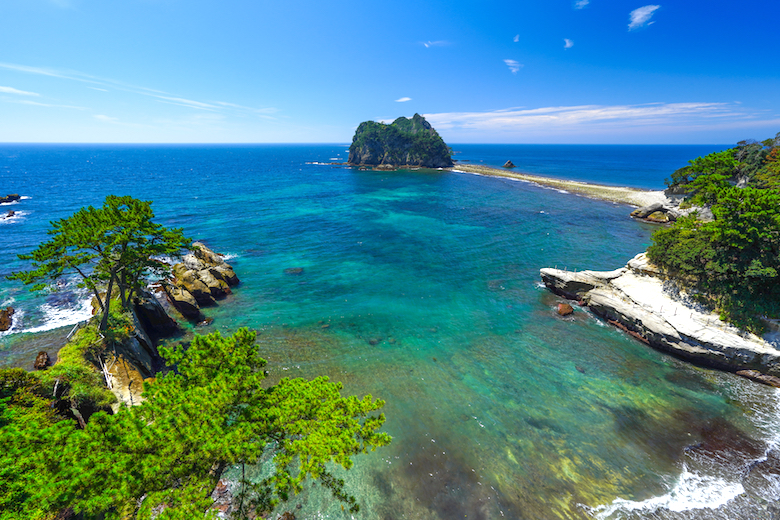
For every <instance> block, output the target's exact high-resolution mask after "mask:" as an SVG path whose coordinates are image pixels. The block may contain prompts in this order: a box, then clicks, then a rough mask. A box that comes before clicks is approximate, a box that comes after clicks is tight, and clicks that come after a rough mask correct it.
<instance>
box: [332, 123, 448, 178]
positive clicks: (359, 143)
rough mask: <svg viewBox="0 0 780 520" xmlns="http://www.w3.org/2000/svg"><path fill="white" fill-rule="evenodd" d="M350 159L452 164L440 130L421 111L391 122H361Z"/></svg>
mask: <svg viewBox="0 0 780 520" xmlns="http://www.w3.org/2000/svg"><path fill="white" fill-rule="evenodd" d="M347 163H348V164H351V165H354V166H375V167H381V166H386V167H400V166H417V167H421V168H448V167H450V166H452V164H453V163H452V157H451V156H450V150H449V148H448V147H447V145H446V144H445V143H444V140H442V138H441V136H439V134H438V132H436V130H435V129H434V128H433V127H432V126H431V124H430V123H429V122H428V121H426V120H425V118H424V117H422V116H421V115H420V114H415V115H414V117H412V118H411V119H408V118H406V117H399V118H398V119H396V120H395V121H393V122H392V123H391V124H389V125H386V124H384V123H377V122H375V121H364V122H363V123H360V126H358V128H357V130H356V131H355V136H354V137H353V138H352V145H351V146H350V147H349V158H348V159H347Z"/></svg>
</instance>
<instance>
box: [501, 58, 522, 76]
mask: <svg viewBox="0 0 780 520" xmlns="http://www.w3.org/2000/svg"><path fill="white" fill-rule="evenodd" d="M504 63H506V66H507V67H509V70H511V71H512V74H517V71H518V70H520V69H521V68H523V64H522V63H520V62H519V61H516V60H504Z"/></svg>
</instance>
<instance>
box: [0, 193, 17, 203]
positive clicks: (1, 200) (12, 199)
mask: <svg viewBox="0 0 780 520" xmlns="http://www.w3.org/2000/svg"><path fill="white" fill-rule="evenodd" d="M21 198H22V197H21V196H20V195H19V194H18V193H10V194H8V195H7V196H5V197H0V204H6V203H8V202H15V201H17V200H20V199H21Z"/></svg>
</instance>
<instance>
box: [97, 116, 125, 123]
mask: <svg viewBox="0 0 780 520" xmlns="http://www.w3.org/2000/svg"><path fill="white" fill-rule="evenodd" d="M92 117H94V118H95V119H97V120H98V121H103V122H105V123H116V122H118V121H119V119H117V118H116V117H110V116H106V115H103V114H95V115H93V116H92Z"/></svg>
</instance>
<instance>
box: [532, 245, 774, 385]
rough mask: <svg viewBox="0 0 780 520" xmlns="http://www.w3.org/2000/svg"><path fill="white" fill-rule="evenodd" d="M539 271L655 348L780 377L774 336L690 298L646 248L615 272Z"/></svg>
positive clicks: (561, 291) (554, 286) (555, 285)
mask: <svg viewBox="0 0 780 520" xmlns="http://www.w3.org/2000/svg"><path fill="white" fill-rule="evenodd" d="M540 274H541V277H542V281H543V282H544V284H545V285H546V286H547V287H548V289H550V290H551V291H553V292H554V293H556V294H559V295H561V296H564V297H566V298H570V299H576V300H579V301H582V302H584V303H585V304H586V305H588V307H589V308H590V310H591V311H592V312H593V313H594V314H596V315H598V316H600V317H602V318H604V319H606V320H607V321H609V322H610V323H612V324H613V325H616V326H618V327H620V328H622V329H624V330H626V331H627V332H629V333H630V334H631V335H633V336H634V337H636V338H637V339H640V340H641V341H643V342H645V343H647V344H648V345H650V346H652V347H654V348H657V349H659V350H663V351H665V352H670V353H673V354H675V355H677V356H679V357H682V358H684V359H687V360H689V361H693V362H696V363H699V364H703V365H706V366H711V367H714V368H719V369H722V370H728V371H737V370H756V371H758V372H760V373H763V374H769V375H772V376H780V349H778V347H779V346H780V345H778V344H777V342H775V340H772V339H771V338H769V336H766V337H765V338H761V337H758V336H756V335H754V334H749V333H745V332H744V331H740V330H739V329H736V328H735V327H732V326H730V325H728V324H726V323H724V322H722V321H720V319H719V317H718V314H717V313H715V312H711V311H709V310H707V309H703V308H702V307H701V306H699V305H696V304H695V303H693V302H692V301H691V299H690V298H689V297H687V296H686V294H685V293H684V292H682V291H680V289H679V287H677V286H676V285H675V284H674V283H673V282H672V281H670V280H668V279H666V278H665V277H664V276H663V272H662V271H661V270H660V269H658V268H657V267H655V266H653V265H652V264H650V262H648V260H647V256H646V255H645V253H642V254H640V255H637V256H636V257H634V258H633V259H632V260H631V261H629V263H628V265H627V266H626V267H624V268H621V269H618V270H615V271H609V272H601V271H581V272H570V271H562V270H559V269H542V270H541V272H540ZM754 379H757V378H754ZM757 380H759V379H757Z"/></svg>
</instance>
